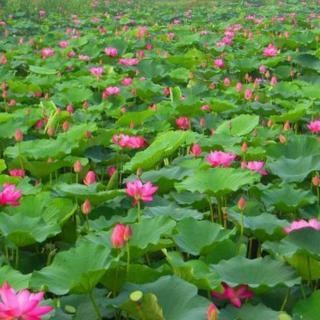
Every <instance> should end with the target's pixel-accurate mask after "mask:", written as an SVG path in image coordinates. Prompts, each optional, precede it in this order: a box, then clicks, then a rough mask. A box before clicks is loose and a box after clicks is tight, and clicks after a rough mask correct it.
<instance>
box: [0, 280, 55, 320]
mask: <svg viewBox="0 0 320 320" xmlns="http://www.w3.org/2000/svg"><path fill="white" fill-rule="evenodd" d="M43 296H44V292H39V293H31V292H30V291H29V290H27V289H23V290H21V291H20V292H15V290H14V289H13V288H11V287H10V285H9V284H8V283H7V282H5V283H4V284H3V285H2V287H0V319H4V320H5V319H6V320H11V319H12V320H14V319H22V320H41V316H42V315H44V314H47V313H49V312H50V311H52V310H53V307H50V306H39V304H40V302H41V300H42V299H43Z"/></svg>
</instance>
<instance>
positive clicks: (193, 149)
mask: <svg viewBox="0 0 320 320" xmlns="http://www.w3.org/2000/svg"><path fill="white" fill-rule="evenodd" d="M201 153H202V149H201V146H200V145H199V144H197V143H196V144H194V145H192V147H191V154H192V155H194V156H195V157H198V156H200V154H201Z"/></svg>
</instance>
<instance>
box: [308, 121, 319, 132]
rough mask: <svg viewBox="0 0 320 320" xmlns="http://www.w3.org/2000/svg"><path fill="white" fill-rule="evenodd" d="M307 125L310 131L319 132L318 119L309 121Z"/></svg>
mask: <svg viewBox="0 0 320 320" xmlns="http://www.w3.org/2000/svg"><path fill="white" fill-rule="evenodd" d="M307 127H308V129H309V130H310V131H311V132H312V133H319V132H320V119H318V120H315V121H311V122H310V123H309V124H308V125H307Z"/></svg>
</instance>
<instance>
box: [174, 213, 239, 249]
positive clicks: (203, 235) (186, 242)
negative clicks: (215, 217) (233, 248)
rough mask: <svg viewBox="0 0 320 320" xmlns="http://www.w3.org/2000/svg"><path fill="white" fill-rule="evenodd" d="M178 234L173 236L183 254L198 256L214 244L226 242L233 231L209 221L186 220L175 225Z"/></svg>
mask: <svg viewBox="0 0 320 320" xmlns="http://www.w3.org/2000/svg"><path fill="white" fill-rule="evenodd" d="M176 228H177V231H178V233H177V234H176V235H174V236H173V239H174V241H175V243H176V244H177V246H179V247H180V249H181V250H182V251H184V252H187V253H190V254H192V255H199V254H201V253H202V252H205V251H206V250H207V251H208V250H209V247H210V246H211V245H213V244H214V243H217V242H220V241H223V240H226V239H228V238H230V236H231V235H232V234H234V231H233V230H225V229H223V228H222V227H221V226H220V225H218V224H216V223H212V222H210V221H205V220H204V221H197V220H194V219H193V218H186V219H183V220H181V221H179V222H178V223H177V227H176Z"/></svg>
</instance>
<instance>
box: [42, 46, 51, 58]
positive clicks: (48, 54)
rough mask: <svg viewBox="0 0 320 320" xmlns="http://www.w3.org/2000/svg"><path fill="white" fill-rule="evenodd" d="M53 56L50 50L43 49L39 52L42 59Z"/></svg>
mask: <svg viewBox="0 0 320 320" xmlns="http://www.w3.org/2000/svg"><path fill="white" fill-rule="evenodd" d="M53 55H54V50H53V49H52V48H43V49H42V50H41V57H42V59H47V58H49V57H52V56H53Z"/></svg>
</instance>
